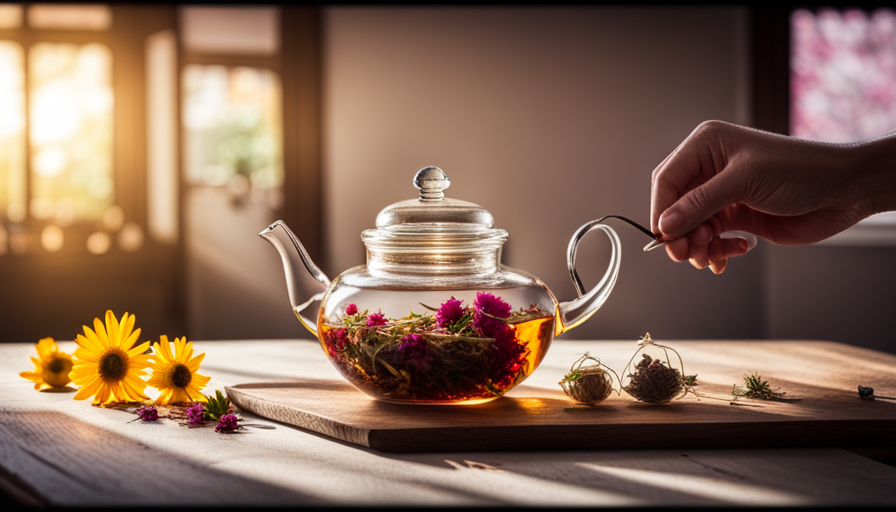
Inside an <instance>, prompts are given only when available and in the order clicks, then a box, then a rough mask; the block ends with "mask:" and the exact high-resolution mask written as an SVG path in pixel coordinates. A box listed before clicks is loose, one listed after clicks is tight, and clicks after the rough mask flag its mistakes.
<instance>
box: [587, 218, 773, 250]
mask: <svg viewBox="0 0 896 512" xmlns="http://www.w3.org/2000/svg"><path fill="white" fill-rule="evenodd" d="M604 219H619V220H621V221H623V222H627V223H629V224H631V225H632V226H634V227H636V228H638V231H640V232H642V233H644V234H645V235H647V236H649V237H650V238H652V239H653V240H651V242H650V243H649V244H647V245H645V246H644V252H649V251H652V250H654V249H656V248H657V247H661V246H663V245H665V244H666V242H671V241H672V240H677V239H676V238H663V235H660V234H657V233H653V232H652V231H650V230H649V229H647V228H645V227H644V226H642V225H640V224H638V223H637V222H635V221H633V220H631V219H629V218H626V217H623V216H621V215H607V216H605V217H602V218H601V219H599V220H598V221H597V222H602V221H603V220H604ZM719 238H743V239H744V240H746V241H747V250H748V251H749V250H750V249H752V248H753V247H756V243H757V239H756V235H754V234H753V233H748V232H746V231H726V232H724V233H722V234H721V235H719Z"/></svg>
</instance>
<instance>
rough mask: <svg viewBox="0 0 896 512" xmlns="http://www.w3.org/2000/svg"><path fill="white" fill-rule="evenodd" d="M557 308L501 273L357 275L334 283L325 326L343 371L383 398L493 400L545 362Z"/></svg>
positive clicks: (324, 307)
mask: <svg viewBox="0 0 896 512" xmlns="http://www.w3.org/2000/svg"><path fill="white" fill-rule="evenodd" d="M556 316H557V302H556V300H555V299H554V297H553V295H552V294H551V292H550V291H549V290H548V289H547V287H546V286H545V285H544V283H542V282H541V281H540V280H539V279H537V278H535V277H533V276H530V275H528V274H526V273H524V272H521V271H518V270H515V269H512V268H509V267H503V266H498V267H496V268H495V269H494V270H493V271H491V272H488V273H484V274H474V275H460V276H458V275H451V276H439V275H390V274H388V273H384V272H376V271H371V270H370V269H369V268H368V267H367V266H359V267H355V268H352V269H350V270H348V271H346V272H344V273H343V274H341V275H340V276H339V277H337V278H336V279H335V280H334V281H333V282H332V283H331V285H330V287H329V289H328V290H327V292H326V294H325V295H324V297H323V299H322V302H321V307H320V311H319V314H318V320H317V334H318V338H319V339H320V343H321V346H322V348H323V350H324V352H326V354H327V357H328V358H329V360H330V362H331V363H332V364H333V365H334V366H335V367H336V369H337V370H338V371H339V372H340V373H341V374H342V375H343V377H345V378H346V379H347V380H348V381H349V382H351V383H352V384H353V385H354V386H355V387H357V388H358V389H359V390H361V391H363V392H364V393H366V394H368V395H370V396H372V397H374V398H377V399H380V400H385V401H392V402H402V403H408V402H410V403H430V404H470V403H483V402H488V401H490V400H494V399H496V398H498V397H500V396H502V395H503V394H504V393H506V392H507V391H509V390H510V389H512V388H513V387H515V386H516V385H518V384H519V383H521V382H522V381H523V380H525V379H526V377H528V376H529V375H530V374H531V373H532V372H533V371H535V369H536V368H537V367H538V365H539V364H540V363H541V361H542V359H543V358H544V355H545V354H546V353H547V351H548V348H549V347H550V345H551V341H552V340H553V337H554V334H555V329H556Z"/></svg>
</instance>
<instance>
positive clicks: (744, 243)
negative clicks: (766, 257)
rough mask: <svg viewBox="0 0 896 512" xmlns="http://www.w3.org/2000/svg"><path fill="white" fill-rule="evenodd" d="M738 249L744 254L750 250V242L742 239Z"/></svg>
mask: <svg viewBox="0 0 896 512" xmlns="http://www.w3.org/2000/svg"><path fill="white" fill-rule="evenodd" d="M737 247H738V248H739V249H740V252H741V254H744V253H746V252H747V251H748V250H750V242H748V241H746V240H744V239H743V238H741V239H740V242H738V243H737Z"/></svg>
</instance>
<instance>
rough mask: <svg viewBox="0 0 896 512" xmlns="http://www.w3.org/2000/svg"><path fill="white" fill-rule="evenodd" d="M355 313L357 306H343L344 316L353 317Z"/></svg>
mask: <svg viewBox="0 0 896 512" xmlns="http://www.w3.org/2000/svg"><path fill="white" fill-rule="evenodd" d="M357 312H358V305H357V304H349V305H348V306H345V314H346V315H354V314H356V313H357Z"/></svg>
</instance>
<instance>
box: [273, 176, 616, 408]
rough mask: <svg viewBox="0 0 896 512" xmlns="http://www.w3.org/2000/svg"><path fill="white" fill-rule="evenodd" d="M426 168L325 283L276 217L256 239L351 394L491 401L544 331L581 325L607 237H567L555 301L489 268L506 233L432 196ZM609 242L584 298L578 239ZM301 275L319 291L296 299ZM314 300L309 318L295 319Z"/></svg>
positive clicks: (598, 292)
mask: <svg viewBox="0 0 896 512" xmlns="http://www.w3.org/2000/svg"><path fill="white" fill-rule="evenodd" d="M448 185H449V179H448V177H447V175H445V173H443V172H442V171H441V169H438V168H437V167H427V168H424V169H421V170H420V171H419V172H418V173H417V175H416V176H415V178H414V186H415V187H416V188H418V189H419V190H420V197H419V198H418V199H411V200H406V201H401V202H398V203H394V204H392V205H390V206H388V207H386V208H385V209H383V210H382V211H381V212H380V214H379V215H378V216H377V219H376V226H377V228H376V229H368V230H365V231H364V232H362V233H361V240H362V241H363V242H364V245H365V246H366V248H367V265H362V266H358V267H355V268H352V269H349V270H347V271H345V272H343V273H342V274H341V275H339V277H337V278H336V279H335V280H333V281H332V282H331V281H330V279H329V278H328V277H327V276H326V275H325V274H324V273H323V272H322V271H321V270H320V268H318V267H317V265H315V264H314V262H312V261H311V258H310V257H309V256H308V252H307V251H306V250H305V248H304V247H303V246H302V243H301V242H300V241H299V239H298V238H297V237H296V236H295V234H294V233H293V232H292V231H290V230H289V228H287V227H286V225H285V224H284V223H283V222H282V221H277V222H275V223H273V224H271V225H270V226H268V228H267V229H265V230H264V231H262V232H261V233H259V236H261V237H262V238H264V239H265V240H267V241H268V242H270V243H271V244H272V245H273V246H274V247H275V248H276V249H277V251H278V252H279V253H280V257H281V260H282V261H283V269H284V274H285V277H286V287H287V291H288V293H289V300H290V304H291V305H292V309H293V311H294V312H295V314H296V316H297V317H298V318H299V320H300V321H301V322H302V324H303V325H304V326H305V327H306V328H307V329H308V330H309V331H311V332H312V333H313V334H314V335H315V336H317V337H318V339H319V340H320V343H321V346H322V347H323V349H324V352H326V354H327V357H328V358H329V360H330V362H332V363H333V365H334V366H335V367H336V369H337V370H338V371H339V372H340V373H341V374H342V375H343V376H344V377H345V378H346V379H347V380H348V381H349V382H351V383H352V384H353V385H354V386H355V387H357V388H358V389H359V390H361V391H363V392H364V393H367V394H368V395H370V396H372V397H375V398H377V399H380V400H385V401H390V402H399V403H427V404H473V403H483V402H488V401H491V400H494V399H496V398H498V397H500V396H502V395H504V393H506V392H507V391H509V390H511V389H512V388H513V387H515V386H516V385H518V384H519V383H520V382H522V381H523V380H525V379H526V377H528V376H529V375H530V374H531V373H532V372H534V371H535V369H536V368H538V365H539V364H541V361H542V359H544V356H545V354H546V353H547V351H548V349H549V348H550V345H551V341H552V340H553V338H554V336H556V335H558V334H560V333H562V332H564V331H567V330H569V329H572V328H573V327H575V326H577V325H579V324H581V323H582V322H584V321H585V320H587V319H588V318H589V317H590V316H591V315H592V314H593V313H594V312H595V311H596V310H597V309H598V308H599V307H600V306H601V304H603V303H604V302H605V301H606V300H607V297H608V296H609V294H610V292H611V291H612V289H613V286H614V285H615V283H616V278H617V276H618V274H619V261H620V254H621V253H620V241H619V237H618V236H617V235H616V232H615V231H613V229H611V228H610V227H608V226H605V225H603V224H601V223H600V220H598V221H593V222H590V223H588V224H586V225H584V226H582V227H581V228H579V230H578V231H577V232H576V233H575V234H574V235H573V237H572V239H571V240H570V243H569V247H568V249H567V267H568V269H569V272H570V277H572V279H573V283H574V284H575V285H576V289H577V291H578V294H579V296H578V297H577V298H575V299H573V300H571V301H568V302H559V303H558V301H557V300H556V298H555V297H554V295H553V294H552V293H551V292H550V290H548V288H547V287H546V286H545V285H544V283H543V282H541V280H539V279H538V278H536V277H534V276H532V275H530V274H527V273H525V272H522V271H519V270H516V269H513V268H510V267H506V266H504V265H502V264H501V249H502V247H503V244H504V242H505V241H506V240H507V236H508V235H507V232H506V231H504V230H502V229H496V228H494V218H493V217H492V215H491V214H490V213H488V212H487V211H486V210H485V209H483V208H482V207H481V206H478V205H475V204H472V203H467V202H465V201H460V200H456V199H450V198H445V197H444V190H445V189H446V188H447V187H448ZM598 229H599V230H602V231H604V232H606V234H607V235H608V236H609V237H610V242H611V246H612V252H611V257H610V265H609V267H608V268H607V271H606V273H605V274H604V277H603V278H602V279H601V281H600V283H598V285H597V286H595V287H594V288H593V289H591V290H590V291H588V292H587V293H586V292H585V290H584V287H583V286H582V282H581V280H580V279H579V277H578V274H577V273H576V270H575V258H576V251H577V247H578V244H579V241H580V240H581V239H582V237H584V236H585V235H586V234H587V233H589V232H591V231H593V230H598ZM305 272H307V273H308V274H310V275H311V276H312V277H313V278H314V279H315V280H316V281H317V282H318V283H319V284H320V286H321V288H322V291H321V292H320V293H316V294H314V295H312V296H311V297H308V294H307V291H306V290H304V287H303V285H302V284H301V283H300V279H299V278H298V276H300V275H302V274H303V273H305ZM317 300H320V301H321V306H320V309H319V311H318V315H317V319H316V320H314V319H312V318H309V317H307V316H305V314H304V312H305V310H306V309H307V308H308V306H309V305H310V304H311V303H312V302H314V301H317Z"/></svg>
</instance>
